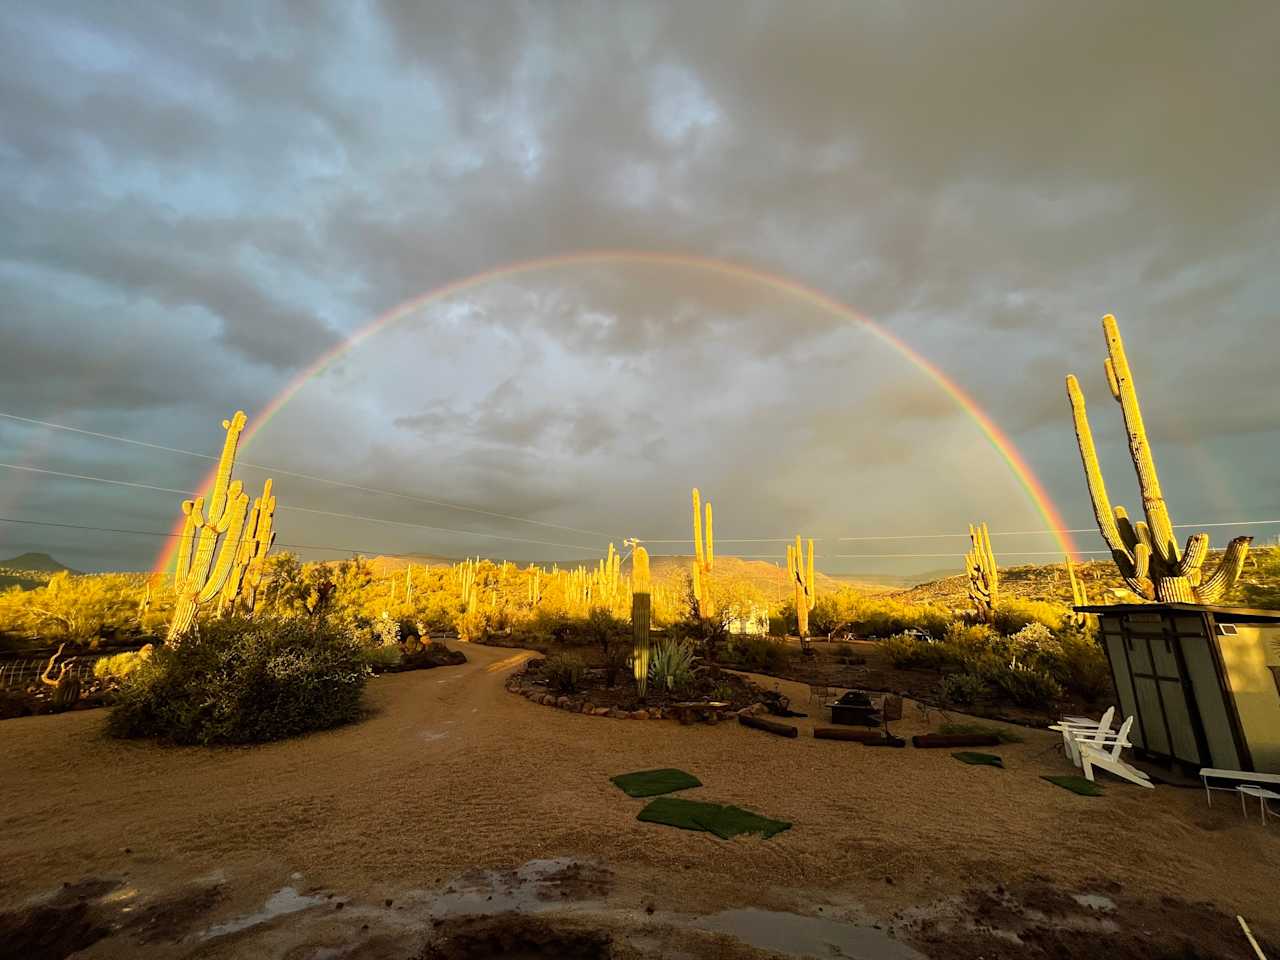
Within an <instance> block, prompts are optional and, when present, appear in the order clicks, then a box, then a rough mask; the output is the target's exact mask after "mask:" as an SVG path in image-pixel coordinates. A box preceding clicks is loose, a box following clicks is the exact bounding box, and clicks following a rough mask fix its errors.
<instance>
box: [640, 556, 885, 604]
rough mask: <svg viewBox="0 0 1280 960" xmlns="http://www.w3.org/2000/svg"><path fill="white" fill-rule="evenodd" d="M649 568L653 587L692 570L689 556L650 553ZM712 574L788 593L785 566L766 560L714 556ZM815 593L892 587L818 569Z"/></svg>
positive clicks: (675, 582) (673, 582)
mask: <svg viewBox="0 0 1280 960" xmlns="http://www.w3.org/2000/svg"><path fill="white" fill-rule="evenodd" d="M630 568H631V564H630V561H628V562H627V563H625V564H623V567H622V573H623V575H624V576H625V575H626V574H628V573H630ZM649 568H650V570H651V572H652V575H653V582H654V584H655V585H656V586H663V587H666V588H668V589H671V588H676V587H679V586H680V585H681V584H683V582H684V579H685V577H686V576H687V575H689V571H691V570H692V569H693V557H689V556H680V555H674V556H652V557H650V558H649ZM714 575H715V576H716V577H723V578H725V579H728V580H744V581H746V582H748V583H750V584H751V585H752V586H753V587H755V588H756V589H758V590H759V591H760V592H761V593H763V594H765V595H766V596H770V597H774V598H776V599H778V600H784V599H786V598H787V597H790V596H791V582H790V580H788V578H787V571H786V568H785V567H783V566H782V565H781V564H775V563H769V562H768V561H767V560H743V559H742V558H740V557H725V556H720V555H717V556H716V559H715V574H714ZM814 579H815V580H816V581H817V585H818V593H819V594H823V593H834V592H835V591H836V590H839V589H841V588H843V587H855V588H857V589H859V590H862V591H863V592H865V593H874V594H878V593H890V592H892V588H890V587H886V586H884V585H883V584H879V583H867V582H864V581H860V580H855V579H853V578H845V577H839V578H837V577H830V576H827V574H825V573H822V572H820V571H815V572H814Z"/></svg>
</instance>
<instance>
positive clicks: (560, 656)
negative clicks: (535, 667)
mask: <svg viewBox="0 0 1280 960" xmlns="http://www.w3.org/2000/svg"><path fill="white" fill-rule="evenodd" d="M542 675H543V676H544V677H546V678H547V686H549V687H550V688H551V689H552V690H554V691H555V692H556V693H576V692H577V691H578V687H579V686H581V685H582V681H583V680H584V679H585V678H586V676H587V665H586V663H585V662H584V661H583V659H582V658H581V657H579V656H578V655H577V654H573V653H557V654H555V655H554V656H550V657H547V662H546V663H545V664H544V665H543V667H542Z"/></svg>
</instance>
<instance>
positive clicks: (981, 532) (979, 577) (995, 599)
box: [964, 523, 1000, 622]
mask: <svg viewBox="0 0 1280 960" xmlns="http://www.w3.org/2000/svg"><path fill="white" fill-rule="evenodd" d="M969 542H970V543H971V544H973V549H971V550H970V551H969V552H968V553H966V554H965V556H964V570H965V573H966V574H968V576H969V599H970V600H972V601H973V605H974V606H975V607H977V609H978V613H979V614H980V615H981V616H982V617H983V619H985V620H987V621H988V622H991V621H992V620H994V618H995V612H996V605H997V604H998V603H999V602H1000V571H999V569H998V568H997V567H996V554H995V551H994V550H992V549H991V534H990V533H989V532H988V531H987V525H986V524H985V523H983V524H980V525H978V526H976V527H975V526H974V525H973V524H969Z"/></svg>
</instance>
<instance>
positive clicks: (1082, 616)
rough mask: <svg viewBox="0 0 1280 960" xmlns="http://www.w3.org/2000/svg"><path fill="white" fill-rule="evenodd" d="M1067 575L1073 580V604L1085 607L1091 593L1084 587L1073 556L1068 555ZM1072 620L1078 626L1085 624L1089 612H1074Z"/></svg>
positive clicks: (1073, 605)
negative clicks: (1072, 558)
mask: <svg viewBox="0 0 1280 960" xmlns="http://www.w3.org/2000/svg"><path fill="white" fill-rule="evenodd" d="M1067 577H1068V579H1070V581H1071V606H1072V607H1085V606H1088V605H1089V594H1088V592H1087V591H1086V590H1085V588H1084V581H1083V580H1081V579H1080V578H1079V577H1077V576H1076V565H1075V564H1074V563H1072V562H1071V558H1070V557H1067ZM1071 619H1072V620H1074V621H1075V622H1076V624H1077V625H1078V626H1081V627H1083V626H1085V625H1086V624H1088V622H1089V615H1088V614H1087V613H1073V614H1072V618H1071Z"/></svg>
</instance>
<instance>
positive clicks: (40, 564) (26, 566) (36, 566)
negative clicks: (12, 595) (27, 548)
mask: <svg viewBox="0 0 1280 960" xmlns="http://www.w3.org/2000/svg"><path fill="white" fill-rule="evenodd" d="M0 567H3V568H4V569H6V570H39V571H41V572H42V573H59V572H61V571H63V570H66V571H67V572H68V573H77V572H78V571H76V570H72V569H71V568H70V567H68V566H66V565H64V564H61V563H59V562H58V561H57V560H55V559H53V557H51V556H49V555H48V554H47V553H20V554H18V556H16V557H11V558H10V559H8V560H0Z"/></svg>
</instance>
